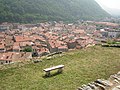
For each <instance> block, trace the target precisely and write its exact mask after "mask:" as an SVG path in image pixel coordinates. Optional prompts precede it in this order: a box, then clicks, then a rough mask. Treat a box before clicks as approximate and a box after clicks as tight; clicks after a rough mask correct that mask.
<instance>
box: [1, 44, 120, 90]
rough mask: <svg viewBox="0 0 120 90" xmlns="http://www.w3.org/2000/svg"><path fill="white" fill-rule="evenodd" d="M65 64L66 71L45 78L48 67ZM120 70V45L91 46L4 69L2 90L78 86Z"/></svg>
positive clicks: (54, 89)
mask: <svg viewBox="0 0 120 90" xmlns="http://www.w3.org/2000/svg"><path fill="white" fill-rule="evenodd" d="M59 64H64V65H65V69H64V72H63V74H59V75H56V76H54V77H50V78H43V77H42V76H43V75H44V72H43V71H42V70H43V69H44V68H48V67H50V66H54V65H59ZM118 71H120V49H119V48H101V47H98V46H97V47H91V48H88V49H83V50H77V51H73V52H68V53H66V54H65V55H64V56H62V57H57V58H55V59H51V60H44V61H43V62H42V63H38V64H29V65H25V66H23V67H21V68H12V69H7V70H2V71H0V90H74V89H76V88H77V87H79V86H80V85H82V84H86V83H88V82H91V81H94V80H96V79H97V78H104V79H106V78H108V77H109V76H110V75H111V74H114V73H116V72H118Z"/></svg>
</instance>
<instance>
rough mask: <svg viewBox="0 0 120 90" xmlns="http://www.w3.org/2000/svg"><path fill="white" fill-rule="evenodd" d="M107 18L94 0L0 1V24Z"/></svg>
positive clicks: (106, 14)
mask: <svg viewBox="0 0 120 90" xmlns="http://www.w3.org/2000/svg"><path fill="white" fill-rule="evenodd" d="M107 16H109V14H108V13H106V12H105V11H104V10H103V9H102V8H101V7H100V6H99V4H97V3H96V1H94V0H0V22H5V21H7V22H24V23H27V22H34V21H49V20H56V21H58V20H63V21H66V20H67V21H73V20H77V19H82V20H93V19H100V18H104V17H107Z"/></svg>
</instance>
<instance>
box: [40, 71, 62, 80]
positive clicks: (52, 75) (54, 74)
mask: <svg viewBox="0 0 120 90" xmlns="http://www.w3.org/2000/svg"><path fill="white" fill-rule="evenodd" d="M60 74H63V72H61V73H60V72H56V73H53V74H50V75H49V76H46V75H44V76H42V77H43V78H44V79H46V78H52V77H54V76H57V75H60Z"/></svg>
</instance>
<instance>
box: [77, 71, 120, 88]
mask: <svg viewBox="0 0 120 90" xmlns="http://www.w3.org/2000/svg"><path fill="white" fill-rule="evenodd" d="M77 90H120V72H118V73H117V74H114V75H111V76H110V78H109V79H108V80H104V79H97V80H96V81H94V82H91V83H88V84H87V85H82V86H81V87H79V88H78V89H77Z"/></svg>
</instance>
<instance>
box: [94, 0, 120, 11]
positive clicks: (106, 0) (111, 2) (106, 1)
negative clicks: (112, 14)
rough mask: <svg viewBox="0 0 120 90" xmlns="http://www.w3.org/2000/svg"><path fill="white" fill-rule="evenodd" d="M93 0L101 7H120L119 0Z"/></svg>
mask: <svg viewBox="0 0 120 90" xmlns="http://www.w3.org/2000/svg"><path fill="white" fill-rule="evenodd" d="M95 1H97V2H98V3H99V4H100V5H101V6H102V7H107V8H113V9H120V0H95Z"/></svg>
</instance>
